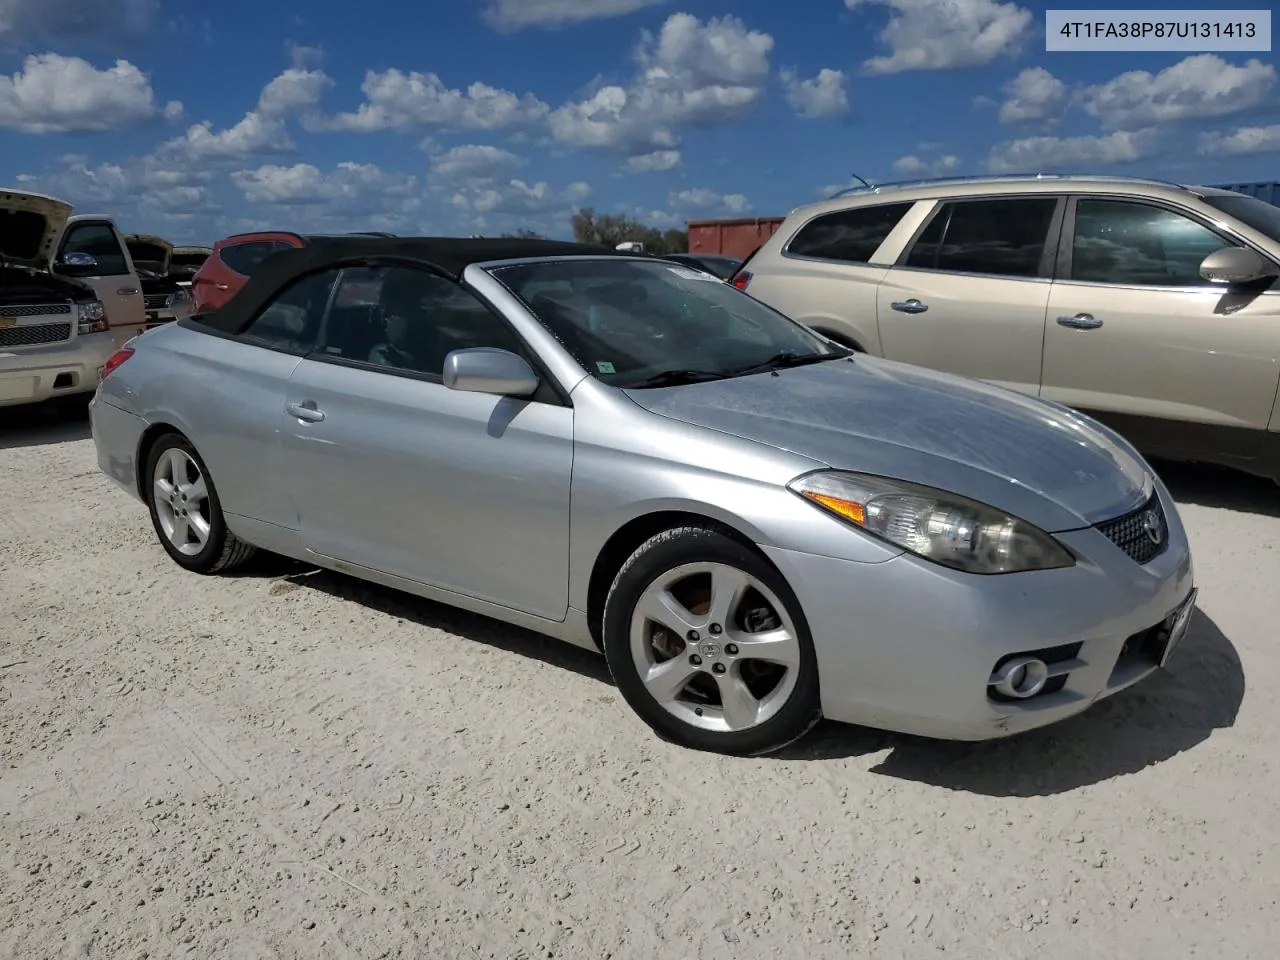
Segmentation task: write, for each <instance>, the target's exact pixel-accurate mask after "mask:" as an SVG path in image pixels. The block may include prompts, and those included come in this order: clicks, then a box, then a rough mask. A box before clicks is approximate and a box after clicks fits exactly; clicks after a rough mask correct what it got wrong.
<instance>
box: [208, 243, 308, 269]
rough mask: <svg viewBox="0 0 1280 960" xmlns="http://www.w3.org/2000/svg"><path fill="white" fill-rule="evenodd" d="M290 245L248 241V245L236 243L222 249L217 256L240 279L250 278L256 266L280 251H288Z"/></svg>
mask: <svg viewBox="0 0 1280 960" xmlns="http://www.w3.org/2000/svg"><path fill="white" fill-rule="evenodd" d="M291 248H292V244H288V243H284V242H283V241H280V240H250V241H249V242H248V243H237V244H234V245H233V246H230V247H223V248H222V249H221V250H220V251H218V256H219V257H221V258H222V262H223V263H225V264H226V265H227V266H228V267H230V268H231V269H232V270H234V271H235V272H236V273H238V274H240V276H242V277H251V276H253V272H254V271H255V270H257V269H258V264H260V263H262V261H263V260H265V259H267V257H269V256H271V255H272V254H273V253H279V252H280V251H281V250H289V249H291Z"/></svg>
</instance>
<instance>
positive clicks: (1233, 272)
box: [1200, 247, 1277, 286]
mask: <svg viewBox="0 0 1280 960" xmlns="http://www.w3.org/2000/svg"><path fill="white" fill-rule="evenodd" d="M1276 273H1277V271H1276V267H1275V265H1274V264H1272V263H1271V262H1270V261H1269V260H1267V259H1266V258H1265V257H1264V256H1262V254H1260V253H1257V252H1255V251H1253V250H1249V249H1247V248H1246V247H1223V248H1222V249H1221V250H1215V251H1214V252H1213V253H1211V254H1209V255H1208V256H1207V257H1205V258H1204V260H1202V261H1201V262H1200V276H1202V277H1203V278H1204V279H1206V280H1208V281H1209V282H1210V283H1225V284H1227V285H1228V286H1238V285H1240V284H1245V283H1255V282H1257V281H1259V280H1265V279H1267V278H1268V277H1274V276H1276Z"/></svg>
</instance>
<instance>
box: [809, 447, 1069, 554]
mask: <svg viewBox="0 0 1280 960" xmlns="http://www.w3.org/2000/svg"><path fill="white" fill-rule="evenodd" d="M788 487H789V488H790V489H791V490H792V492H794V493H797V494H799V495H800V496H802V497H804V499H806V500H808V501H809V502H810V503H812V504H813V505H814V506H816V507H818V508H819V509H822V510H825V511H826V512H828V513H830V514H832V515H833V516H836V517H839V518H840V519H841V520H844V521H845V522H846V523H849V524H852V525H853V526H855V527H857V528H858V529H859V530H865V531H866V532H867V533H870V534H872V535H873V536H876V537H879V538H880V539H881V540H886V541H888V542H889V543H892V544H894V545H895V546H898V547H901V548H902V549H903V550H906V551H908V552H910V553H914V554H915V555H916V556H919V557H923V558H924V559H926V560H932V561H933V562H934V563H938V564H941V565H942V566H944V567H951V568H953V569H955V570H963V571H965V572H966V573H982V574H991V573H1020V572H1023V571H1027V570H1052V569H1056V568H1058V567H1069V566H1072V565H1073V564H1074V563H1075V558H1074V557H1073V556H1072V555H1071V553H1070V552H1069V551H1068V550H1067V548H1066V547H1064V546H1063V545H1062V544H1060V543H1059V542H1058V541H1057V540H1055V539H1054V538H1053V537H1051V536H1049V534H1047V533H1045V532H1044V531H1043V530H1041V529H1039V528H1038V527H1035V526H1032V525H1031V524H1029V523H1027V522H1026V521H1024V520H1019V519H1018V518H1017V517H1011V516H1009V515H1008V514H1007V513H1004V512H1002V511H1000V510H997V509H995V508H994V507H989V506H987V505H986V504H984V503H978V502H977V501H974V500H970V499H969V498H968V497H962V496H960V495H959V494H955V493H947V492H946V491H944V490H935V489H934V488H932V487H925V486H921V485H919V484H915V483H907V482H906V481H903V480H890V479H888V478H887V477H875V476H869V475H867V474H861V473H844V472H840V471H822V472H819V473H810V474H806V475H805V476H803V477H797V478H796V479H795V480H793V481H791V483H789V484H788Z"/></svg>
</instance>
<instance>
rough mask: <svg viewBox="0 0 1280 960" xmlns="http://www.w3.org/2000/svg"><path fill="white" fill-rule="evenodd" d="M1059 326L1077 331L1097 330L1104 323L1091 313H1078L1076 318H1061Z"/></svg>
mask: <svg viewBox="0 0 1280 960" xmlns="http://www.w3.org/2000/svg"><path fill="white" fill-rule="evenodd" d="M1058 326H1060V327H1071V328H1073V329H1075V330H1097V329H1098V327H1100V326H1102V321H1101V320H1099V319H1098V318H1097V317H1095V316H1094V315H1093V314H1091V313H1077V314H1076V315H1075V316H1074V317H1059V318H1058Z"/></svg>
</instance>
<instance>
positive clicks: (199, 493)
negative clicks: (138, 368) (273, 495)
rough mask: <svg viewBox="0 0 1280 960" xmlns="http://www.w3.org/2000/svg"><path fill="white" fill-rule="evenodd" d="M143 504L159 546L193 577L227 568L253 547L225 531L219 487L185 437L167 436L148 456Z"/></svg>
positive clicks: (242, 560) (158, 442)
mask: <svg viewBox="0 0 1280 960" xmlns="http://www.w3.org/2000/svg"><path fill="white" fill-rule="evenodd" d="M146 470H147V477H148V479H149V482H150V486H149V488H148V490H147V503H148V505H149V506H150V508H151V523H152V526H154V527H155V531H156V536H158V537H159V538H160V545H161V546H162V547H164V549H165V552H166V553H168V554H169V556H170V557H172V558H173V560H174V561H175V562H176V563H177V564H178V565H179V566H182V567H185V568H186V569H187V570H190V571H192V572H194V573H218V572H219V571H223V570H230V569H231V568H232V567H234V566H237V565H238V564H241V563H243V562H244V561H245V560H248V559H249V557H251V556H253V554H254V552H255V550H256V548H255V547H253V546H252V545H250V544H247V543H245V542H244V541H243V540H241V539H240V538H239V537H237V536H236V535H235V534H234V533H232V532H231V531H230V530H228V529H227V522H226V518H225V517H224V516H223V515H222V504H221V502H220V501H219V500H218V491H217V488H216V487H214V485H213V480H212V478H211V477H210V476H209V471H208V469H207V468H206V467H205V465H204V461H203V460H201V459H200V454H198V453H196V449H195V447H193V446H192V445H191V444H190V443H189V442H188V441H187V439H186V438H185V437H182V436H180V435H178V434H176V433H169V434H165V435H164V436H163V437H161V438H160V439H159V440H157V441H156V443H155V445H154V446H153V447H152V448H151V453H150V455H149V456H148V457H147V467H146Z"/></svg>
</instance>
